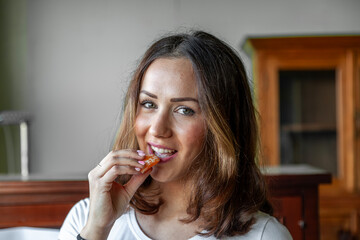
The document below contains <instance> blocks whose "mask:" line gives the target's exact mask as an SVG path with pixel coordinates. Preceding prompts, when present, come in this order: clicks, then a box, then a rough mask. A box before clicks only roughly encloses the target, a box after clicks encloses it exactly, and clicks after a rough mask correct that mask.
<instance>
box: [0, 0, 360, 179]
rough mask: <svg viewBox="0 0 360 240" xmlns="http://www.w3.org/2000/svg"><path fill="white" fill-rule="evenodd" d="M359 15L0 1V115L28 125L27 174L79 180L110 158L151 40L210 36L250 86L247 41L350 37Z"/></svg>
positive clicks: (1, 162)
mask: <svg viewBox="0 0 360 240" xmlns="http://www.w3.org/2000/svg"><path fill="white" fill-rule="evenodd" d="M359 12H360V1H358V0H344V1H341V0H311V1H310V0H303V1H289V0H271V1H269V0H263V1H260V0H242V1H238V0H224V1H217V0H195V1H194V0H172V1H170V0H156V1H146V0H134V1H114V0H104V1H98V0H86V1H85V0H71V1H70V0H60V1H59V0H56V1H55V0H0V32H1V37H0V111H2V110H21V111H26V112H28V113H29V114H30V115H31V120H30V125H29V143H30V147H29V153H30V166H29V168H30V172H31V173H48V174H78V173H81V174H85V175H86V173H87V172H88V171H89V170H90V169H91V168H92V167H93V166H95V165H96V164H97V163H98V162H99V161H100V160H101V159H102V158H103V157H104V156H105V154H106V153H107V152H108V151H109V149H111V146H112V141H113V138H114V136H115V133H116V129H117V126H118V122H119V114H120V112H121V109H122V103H123V97H124V93H125V91H126V88H127V85H128V81H129V79H130V76H131V73H132V71H133V70H134V69H135V66H136V64H137V62H138V60H139V59H140V57H141V56H142V54H143V53H144V51H145V50H146V48H147V47H148V46H149V45H150V44H151V43H152V42H153V41H154V40H155V39H157V38H159V37H161V36H162V35H164V34H167V33H169V32H177V31H182V30H187V29H192V28H195V29H202V30H205V31H209V32H210V33H212V34H214V35H216V36H218V37H220V38H222V39H224V40H225V41H226V42H228V43H229V44H230V45H231V46H232V47H234V48H235V49H236V50H238V51H239V52H240V54H241V56H242V57H243V59H244V61H245V63H246V66H247V70H248V74H249V76H250V77H252V73H251V71H252V70H251V64H250V63H251V61H250V60H249V58H248V56H247V55H245V54H244V53H243V52H242V49H241V44H242V43H243V41H244V39H245V38H246V37H247V36H256V35H265V36H267V35H269V36H270V35H302V34H306V35H328V34H351V33H359V32H360V14H359ZM18 131H19V130H18V127H17V126H8V127H4V126H3V127H1V126H0V172H1V173H5V172H17V171H19V166H20V165H19V158H20V153H19V148H20V147H19V143H18V142H19V133H18ZM5 139H10V140H8V141H10V142H11V143H10V145H11V146H9V143H8V144H7V145H6V144H5V143H4V142H5ZM6 159H12V160H11V161H10V162H11V163H10V164H11V166H9V161H7V160H6Z"/></svg>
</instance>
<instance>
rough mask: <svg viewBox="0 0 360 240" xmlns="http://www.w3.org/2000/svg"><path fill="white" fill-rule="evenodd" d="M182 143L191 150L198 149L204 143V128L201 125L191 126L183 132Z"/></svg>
mask: <svg viewBox="0 0 360 240" xmlns="http://www.w3.org/2000/svg"><path fill="white" fill-rule="evenodd" d="M183 139H184V143H186V145H187V146H190V147H192V148H200V147H202V146H203V143H204V141H205V127H204V125H201V124H193V125H191V126H189V127H188V128H187V130H186V131H184V134H183Z"/></svg>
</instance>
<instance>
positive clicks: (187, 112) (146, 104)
mask: <svg viewBox="0 0 360 240" xmlns="http://www.w3.org/2000/svg"><path fill="white" fill-rule="evenodd" d="M140 106H141V107H143V108H145V109H148V110H151V109H157V108H158V106H157V105H156V104H155V103H154V102H153V101H151V100H144V101H141V102H140ZM174 112H176V113H179V114H181V115H183V116H193V115H194V114H195V111H194V110H193V109H191V108H189V107H187V106H183V105H181V106H177V107H176V108H175V109H174Z"/></svg>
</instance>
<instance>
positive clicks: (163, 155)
mask: <svg viewBox="0 0 360 240" xmlns="http://www.w3.org/2000/svg"><path fill="white" fill-rule="evenodd" d="M149 146H150V149H151V152H152V153H153V154H155V155H156V156H157V157H158V158H160V159H161V160H162V161H166V160H168V159H170V158H171V157H173V156H174V155H175V154H176V153H177V151H176V150H173V149H167V148H160V147H155V146H152V145H149Z"/></svg>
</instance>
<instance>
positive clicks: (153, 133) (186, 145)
mask: <svg viewBox="0 0 360 240" xmlns="http://www.w3.org/2000/svg"><path fill="white" fill-rule="evenodd" d="M197 93H198V92H197V86H196V81H195V74H194V71H193V68H192V65H191V62H190V61H189V60H188V59H186V58H160V59H157V60H155V61H154V62H153V63H152V64H151V65H150V66H149V68H148V69H147V71H146V73H145V75H144V78H143V81H142V84H141V88H140V95H139V102H138V110H137V113H136V120H135V134H136V137H137V140H138V143H139V146H140V149H141V150H143V151H145V152H146V154H155V155H157V156H158V157H159V158H160V159H161V161H160V163H159V164H157V165H156V166H155V167H154V168H153V171H152V173H151V176H152V178H153V179H155V180H157V181H159V182H169V181H176V180H180V179H182V177H183V176H184V174H185V172H186V170H187V168H188V167H189V164H190V163H191V162H192V161H193V160H194V159H195V158H196V157H197V156H198V155H199V153H200V152H201V150H202V148H203V145H204V139H205V130H206V126H205V120H204V117H203V115H202V113H201V110H200V105H199V102H198V97H197Z"/></svg>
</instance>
